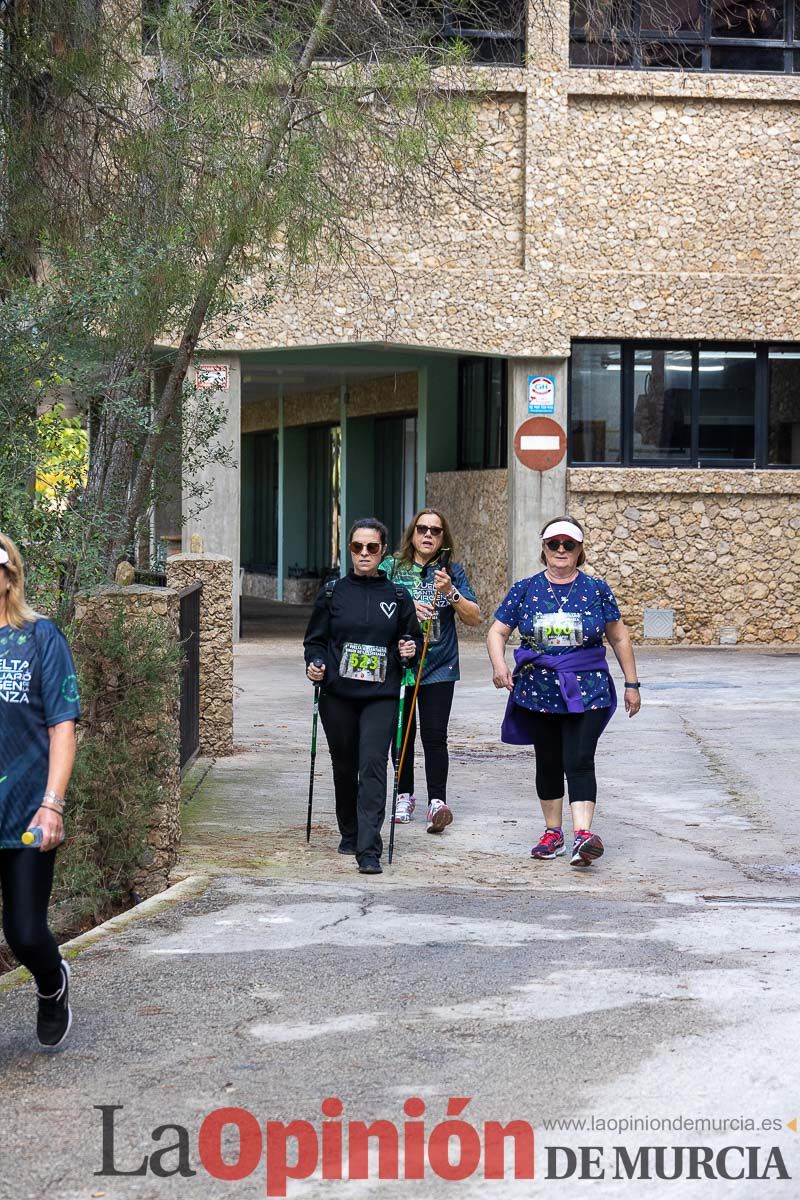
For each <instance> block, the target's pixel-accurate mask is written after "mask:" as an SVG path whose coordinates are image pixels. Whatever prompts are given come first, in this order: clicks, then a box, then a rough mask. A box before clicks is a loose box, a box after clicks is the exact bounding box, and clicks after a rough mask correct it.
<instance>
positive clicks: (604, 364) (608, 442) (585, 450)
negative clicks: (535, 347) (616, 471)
mask: <svg viewBox="0 0 800 1200" xmlns="http://www.w3.org/2000/svg"><path fill="white" fill-rule="evenodd" d="M571 369H572V452H573V456H574V457H575V459H576V461H577V462H614V463H618V462H620V461H621V454H622V353H621V349H620V345H619V342H608V343H606V342H577V343H576V344H575V346H573V349H572V364H571Z"/></svg>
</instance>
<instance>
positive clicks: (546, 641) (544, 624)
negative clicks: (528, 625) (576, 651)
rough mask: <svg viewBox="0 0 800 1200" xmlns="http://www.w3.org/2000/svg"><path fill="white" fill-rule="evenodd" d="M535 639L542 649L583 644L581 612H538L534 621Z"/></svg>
mask: <svg viewBox="0 0 800 1200" xmlns="http://www.w3.org/2000/svg"><path fill="white" fill-rule="evenodd" d="M533 640H534V642H535V644H536V645H537V646H538V648H539V649H540V650H556V649H559V648H561V647H563V646H568V647H572V646H582V645H583V618H582V616H581V614H580V613H571V612H555V613H537V614H536V618H535V620H534V622H533Z"/></svg>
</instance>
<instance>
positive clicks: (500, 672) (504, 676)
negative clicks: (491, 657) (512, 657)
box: [492, 663, 514, 692]
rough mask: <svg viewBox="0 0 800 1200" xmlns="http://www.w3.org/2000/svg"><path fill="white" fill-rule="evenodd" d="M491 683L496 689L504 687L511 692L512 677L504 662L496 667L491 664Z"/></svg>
mask: <svg viewBox="0 0 800 1200" xmlns="http://www.w3.org/2000/svg"><path fill="white" fill-rule="evenodd" d="M492 683H493V684H494V686H495V687H496V688H498V689H499V688H506V690H507V691H509V692H513V690H514V677H513V675H512V674H511V672H510V671H509V669H508V667H507V666H506V664H505V663H503V665H502V666H497V667H496V666H494V664H492Z"/></svg>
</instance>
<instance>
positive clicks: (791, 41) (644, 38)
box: [569, 0, 800, 76]
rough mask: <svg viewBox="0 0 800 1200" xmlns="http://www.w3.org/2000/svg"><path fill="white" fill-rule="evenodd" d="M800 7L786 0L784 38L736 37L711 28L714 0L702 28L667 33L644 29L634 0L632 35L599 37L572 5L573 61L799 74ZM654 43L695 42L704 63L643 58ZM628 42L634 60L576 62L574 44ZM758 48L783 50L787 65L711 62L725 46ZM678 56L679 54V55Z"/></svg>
mask: <svg viewBox="0 0 800 1200" xmlns="http://www.w3.org/2000/svg"><path fill="white" fill-rule="evenodd" d="M798 8H800V6H798V5H797V3H796V0H783V37H782V38H735V37H720V36H719V35H714V34H712V32H711V29H712V24H711V23H712V3H711V0H701V10H702V22H703V24H702V30H700V31H689V30H686V31H684V32H678V33H667V32H666V31H661V30H652V29H651V30H648V29H645V30H644V31H643V30H642V25H641V0H631V29H630V36H629V37H619V38H611V37H607V38H603V37H600V38H598V39H596V40H593V39H590V38H587V36H586V33H585V31H584V30H583V29H582V28H581V27H579V26H574V25H573V23H572V7H571V6H570V28H569V65H570V69H573V70H576V71H584V70H590V71H592V70H594V71H597V70H601V71H680V72H681V73H684V72H687V73H693V74H714V75H717V74H719V75H732V74H733V75H769V76H773V75H792V74H794V75H797V74H800V19H798V20H797V21H795V16H796V13H797V10H798ZM648 43H654V44H659V45H664V46H675V47H676V48H678V47H684V46H694V47H699V49H700V66H699V67H692V66H685V65H682V64H680V63H679V62H677V61H676V62H675V63H671V64H668V65H661V64H657V65H653V64H650V63H643V62H642V46H643V45H646V44H648ZM615 44H616V45H620V46H627V47H628V48H629V51H630V56H631V61H630V62H628V63H576V62H573V46H576V45H597V46H613V45H615ZM725 46H728V47H740V48H757V49H768V50H782V51H783V67H782V69H781V70H779V71H778V70H775V71H769V70H764V69H763V68H759V67H752V68H751V67H741V66H737V67H719V66H713V67H712V65H711V52H712V50H714V49H719V48H721V47H725ZM676 57H677V56H676Z"/></svg>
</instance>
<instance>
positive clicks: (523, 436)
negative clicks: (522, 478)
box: [514, 417, 567, 471]
mask: <svg viewBox="0 0 800 1200" xmlns="http://www.w3.org/2000/svg"><path fill="white" fill-rule="evenodd" d="M566 450H567V435H566V434H565V433H564V430H563V429H562V428H561V426H560V425H559V423H558V421H554V420H553V419H552V418H551V417H529V418H528V420H527V421H523V422H522V424H521V425H520V427H519V429H518V430H517V432H516V433H515V434H514V453H515V454H516V456H517V458H518V459H519V461H520V462H521V463H522V465H523V466H524V467H530V469H531V470H532V471H549V470H550V469H551V468H552V467H555V466H557V464H558V463H560V462H561V460H562V458H563V457H564V455H565V453H566Z"/></svg>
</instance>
